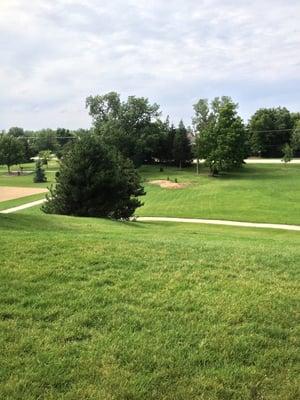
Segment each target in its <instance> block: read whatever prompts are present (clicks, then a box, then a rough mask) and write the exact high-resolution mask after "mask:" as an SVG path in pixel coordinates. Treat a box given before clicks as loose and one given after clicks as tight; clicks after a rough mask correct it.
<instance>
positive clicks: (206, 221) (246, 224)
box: [135, 217, 300, 232]
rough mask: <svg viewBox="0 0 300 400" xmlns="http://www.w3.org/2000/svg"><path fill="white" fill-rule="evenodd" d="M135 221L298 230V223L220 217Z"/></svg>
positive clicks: (162, 218)
mask: <svg viewBox="0 0 300 400" xmlns="http://www.w3.org/2000/svg"><path fill="white" fill-rule="evenodd" d="M135 220H136V221H140V222H147V221H152V222H155V221H156V222H185V223H192V224H209V225H227V226H238V227H245V228H264V229H284V230H287V231H299V232H300V225H285V224H265V223H259V222H239V221H226V220H221V219H203V218H172V217H136V218H135Z"/></svg>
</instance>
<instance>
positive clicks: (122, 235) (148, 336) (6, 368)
mask: <svg viewBox="0 0 300 400" xmlns="http://www.w3.org/2000/svg"><path fill="white" fill-rule="evenodd" d="M30 212H31V213H32V214H28V215H26V214H16V215H0V235H1V251H0V265H1V268H0V347H1V351H0V364H1V369H0V398H1V399H22V400H23V399H26V400H30V399H38V398H43V399H70V400H74V399H93V400H94V399H101V400H103V399H136V400H140V399H164V400H171V399H172V400H174V399H182V400H183V399H184V400H189V399H208V400H209V399H222V400H223V399H262V398H264V399H284V400H286V399H298V398H299V395H300V393H299V390H298V383H297V377H299V376H297V334H299V330H298V331H297V313H296V311H297V304H299V303H297V301H298V300H299V296H298V297H297V290H296V289H297V280H296V279H297V277H298V272H299V263H300V235H298V234H297V233H292V232H291V233H288V232H278V231H261V230H251V229H236V228H228V227H227V228H224V227H208V226H201V227H200V226H194V225H192V226H191V225H185V224H181V225H176V224H158V223H155V224H154V223H148V224H145V223H144V224H141V223H132V224H125V223H116V222H115V223H114V222H109V221H104V220H94V219H79V218H78V219H76V218H68V217H58V216H45V215H39V214H35V212H34V210H31V211H30ZM298 293H299V292H298ZM298 316H299V315H298ZM298 337H299V336H298ZM298 372H299V371H298Z"/></svg>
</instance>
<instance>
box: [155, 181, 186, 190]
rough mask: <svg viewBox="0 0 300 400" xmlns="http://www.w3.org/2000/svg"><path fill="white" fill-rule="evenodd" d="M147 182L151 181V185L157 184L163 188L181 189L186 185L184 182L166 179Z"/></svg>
mask: <svg viewBox="0 0 300 400" xmlns="http://www.w3.org/2000/svg"><path fill="white" fill-rule="evenodd" d="M149 183H151V184H152V185H158V186H160V187H161V188H163V189H183V188H185V187H186V186H187V184H186V183H176V182H172V181H167V180H164V179H159V180H156V181H150V182H149Z"/></svg>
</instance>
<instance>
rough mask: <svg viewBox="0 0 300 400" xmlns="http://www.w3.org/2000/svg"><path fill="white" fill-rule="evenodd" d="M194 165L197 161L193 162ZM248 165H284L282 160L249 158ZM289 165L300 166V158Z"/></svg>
mask: <svg viewBox="0 0 300 400" xmlns="http://www.w3.org/2000/svg"><path fill="white" fill-rule="evenodd" d="M199 161H200V163H201V164H202V163H204V161H205V160H199ZM193 162H194V164H196V163H197V160H193ZM245 163H246V164H284V162H283V161H282V160H281V158H247V159H246V160H245ZM288 164H300V158H294V159H293V160H292V161H290V162H289V163H288Z"/></svg>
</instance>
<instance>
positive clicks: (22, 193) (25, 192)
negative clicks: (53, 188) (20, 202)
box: [0, 186, 48, 202]
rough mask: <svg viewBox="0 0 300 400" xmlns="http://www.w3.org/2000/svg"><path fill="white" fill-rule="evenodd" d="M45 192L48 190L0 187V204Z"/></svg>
mask: <svg viewBox="0 0 300 400" xmlns="http://www.w3.org/2000/svg"><path fill="white" fill-rule="evenodd" d="M46 192H48V189H43V188H24V187H9V186H0V202H1V201H6V200H13V199H19V198H20V197H26V196H31V195H33V194H39V193H46Z"/></svg>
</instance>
